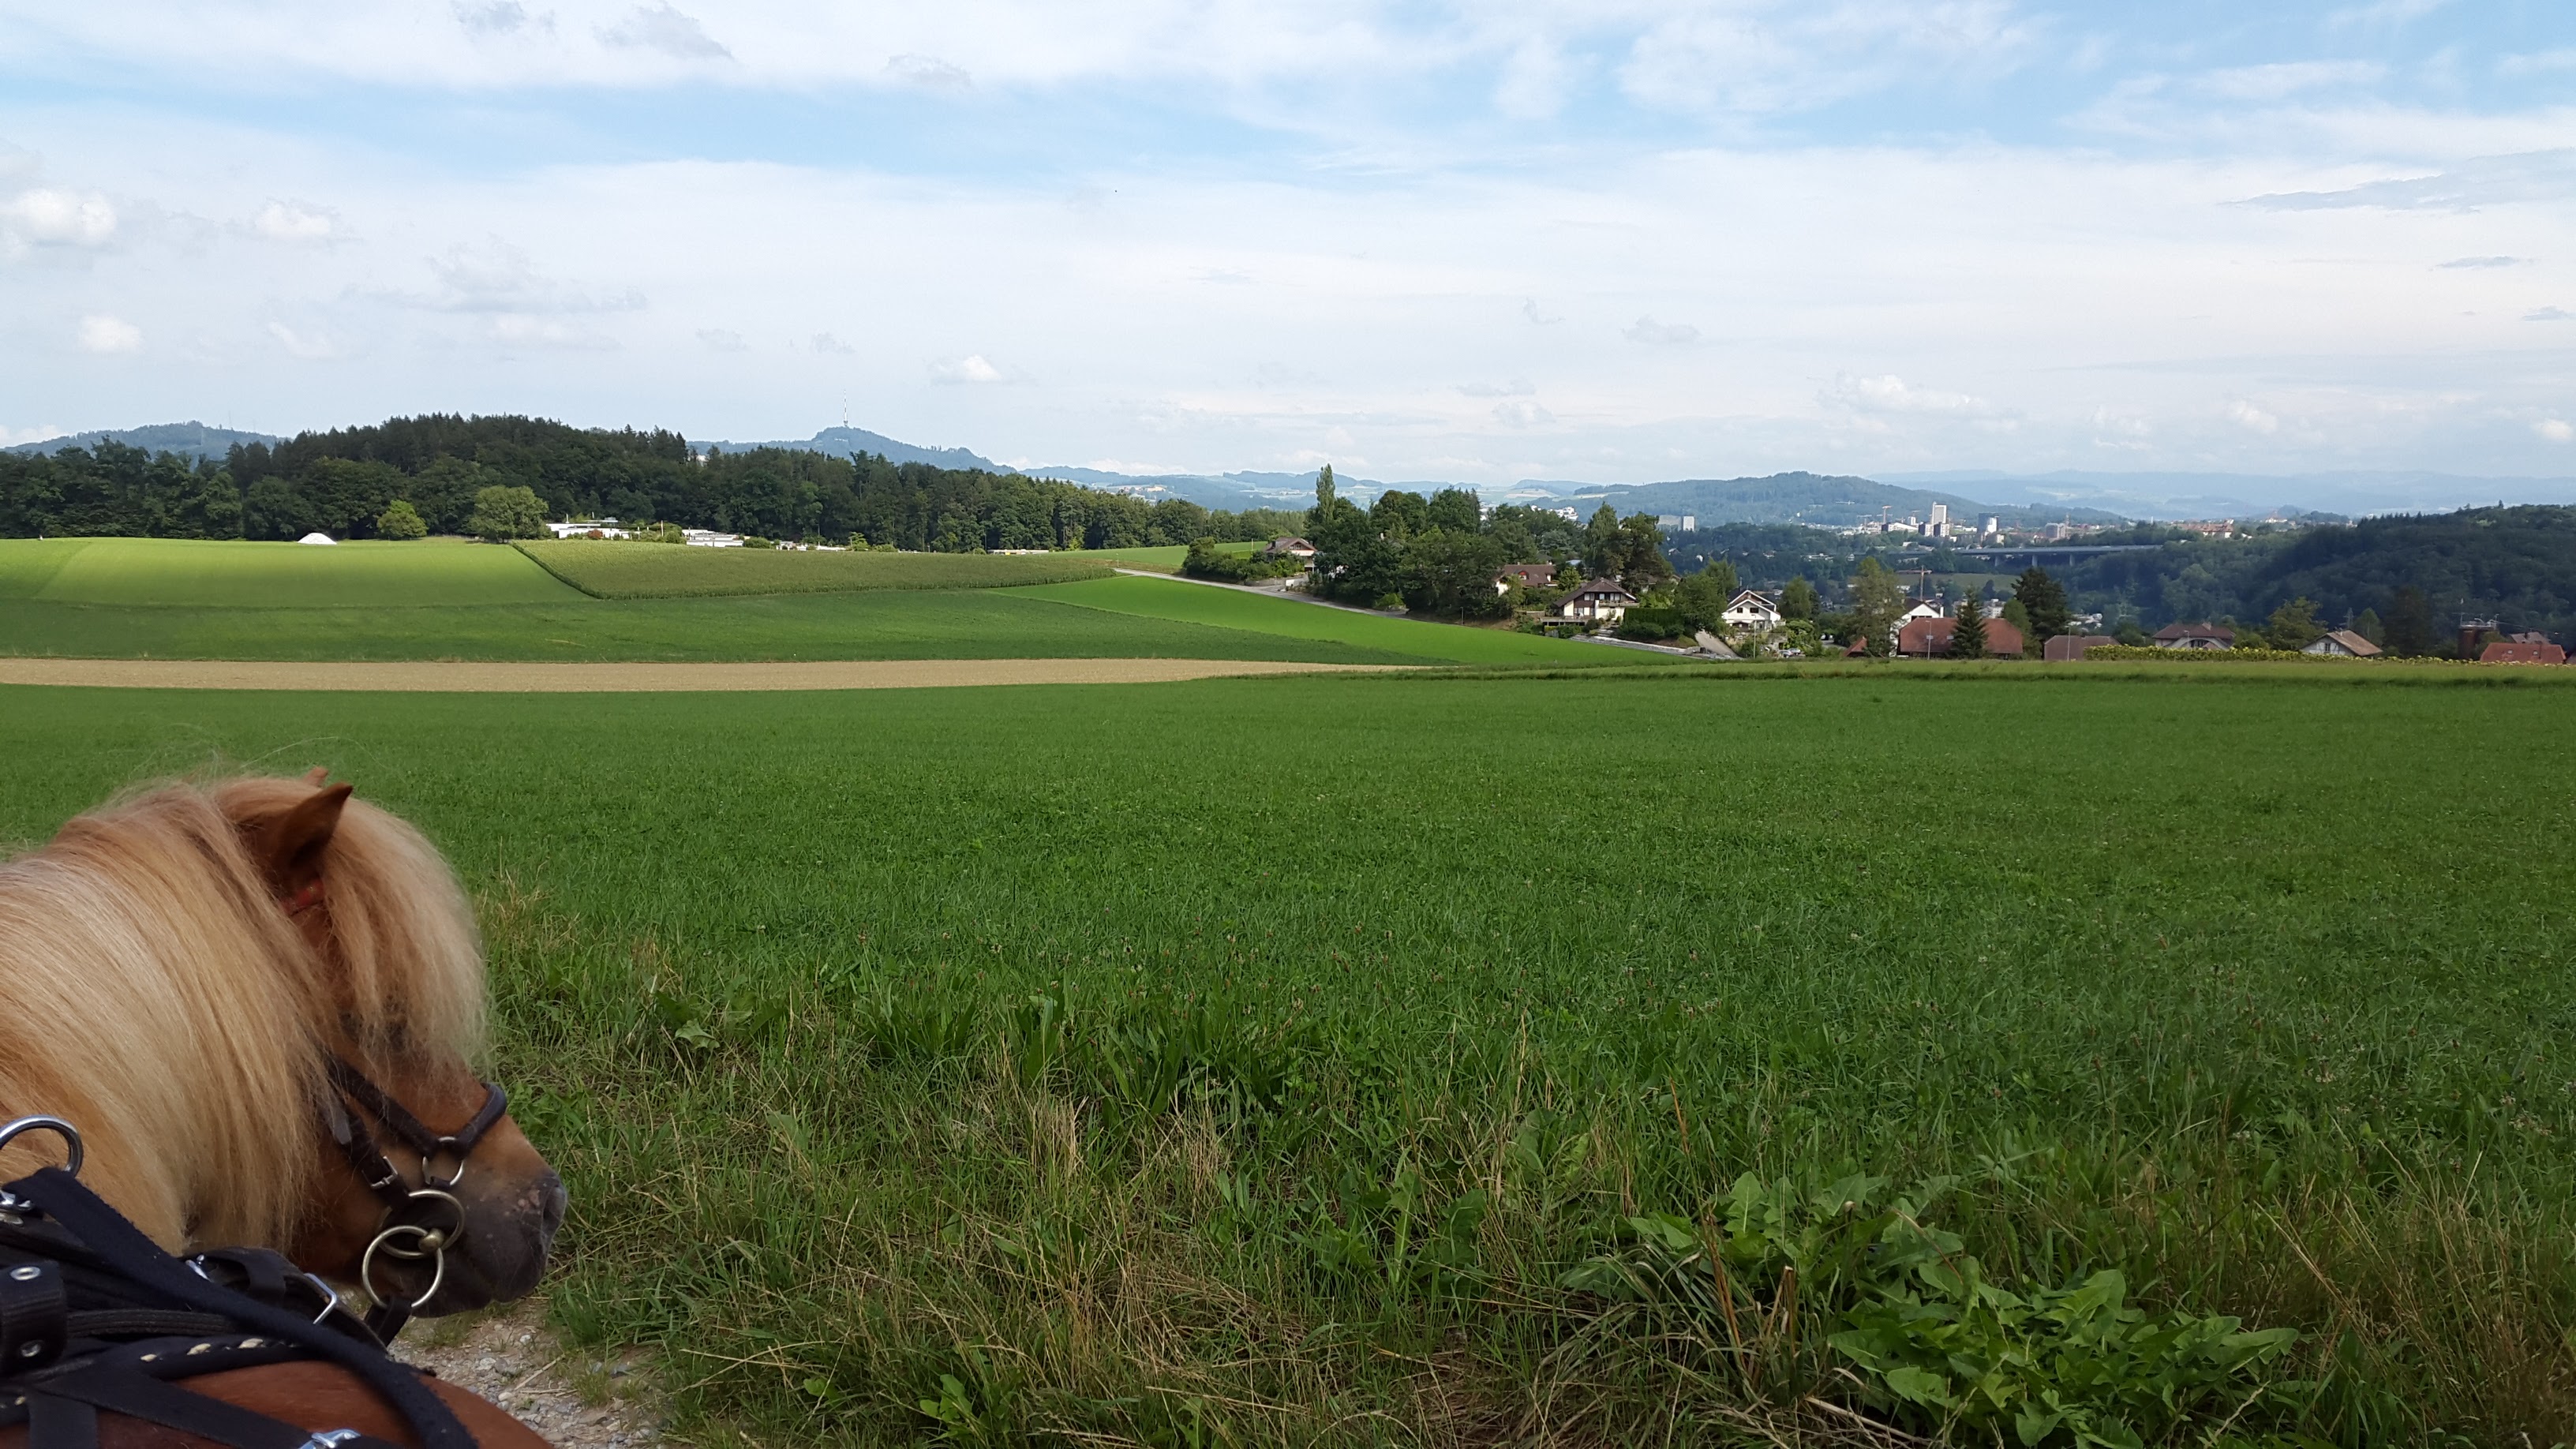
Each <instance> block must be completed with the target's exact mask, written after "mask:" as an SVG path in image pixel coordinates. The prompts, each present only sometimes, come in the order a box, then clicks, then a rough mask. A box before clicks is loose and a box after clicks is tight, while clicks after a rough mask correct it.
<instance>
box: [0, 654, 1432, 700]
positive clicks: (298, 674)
mask: <svg viewBox="0 0 2576 1449" xmlns="http://www.w3.org/2000/svg"><path fill="white" fill-rule="evenodd" d="M1410 667H1412V666H1409V665H1402V664H1290V663H1282V662H1280V661H1277V660H1263V659H864V660H836V661H818V662H813V663H802V664H795V663H790V664H730V663H726V664H543V663H498V662H493V663H475V662H469V661H419V662H412V661H384V662H372V661H368V662H361V661H343V662H331V663H313V664H304V663H294V662H286V661H276V660H219V659H0V684H69V685H86V686H90V687H93V688H105V689H296V690H363V691H368V692H411V693H458V694H625V693H637V692H650V691H663V690H709V691H727V690H765V689H935V688H939V687H942V686H947V685H968V684H1159V683H1164V682H1167V681H1171V680H1177V679H1214V678H1220V677H1223V676H1227V675H1246V674H1314V673H1350V672H1354V671H1362V672H1368V671H1378V670H1387V669H1405V668H1410Z"/></svg>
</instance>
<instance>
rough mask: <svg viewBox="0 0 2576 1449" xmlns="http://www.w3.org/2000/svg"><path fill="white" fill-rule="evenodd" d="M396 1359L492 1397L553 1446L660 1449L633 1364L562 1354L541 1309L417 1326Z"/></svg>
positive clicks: (525, 1307)
mask: <svg viewBox="0 0 2576 1449" xmlns="http://www.w3.org/2000/svg"><path fill="white" fill-rule="evenodd" d="M443 1326H444V1327H445V1329H446V1331H444V1332H442V1331H441V1329H442V1327H443ZM396 1356H397V1357H399V1358H401V1359H402V1360H403V1361H404V1362H406V1363H412V1364H417V1365H419V1366H420V1367H422V1368H425V1369H428V1370H429V1371H430V1372H432V1373H435V1374H437V1375H438V1376H439V1377H440V1378H442V1379H445V1380H447V1381H448V1382H449V1383H451V1384H456V1385H458V1386H460V1387H462V1388H467V1389H471V1390H473V1391H474V1392H475V1393H478V1394H481V1395H482V1396H483V1397H485V1398H487V1399H490V1400H491V1401H492V1402H493V1403H496V1404H498V1405H500V1406H501V1407H502V1408H503V1409H506V1410H508V1411H509V1412H510V1414H511V1415H512V1416H513V1417H516V1418H517V1419H519V1420H520V1421H522V1422H524V1423H525V1424H527V1426H528V1427H529V1428H531V1429H534V1430H536V1431H537V1432H538V1433H540V1434H542V1435H544V1436H545V1437H546V1438H547V1440H548V1441H550V1442H552V1443H553V1444H555V1445H556V1446H557V1449H660V1446H661V1445H662V1444H663V1443H664V1442H665V1441H664V1439H663V1437H662V1426H661V1421H660V1416H659V1414H658V1412H657V1409H656V1406H655V1405H654V1403H653V1402H652V1399H651V1393H650V1388H649V1386H648V1384H647V1382H646V1378H645V1375H644V1374H643V1373H642V1372H641V1371H640V1370H638V1369H637V1368H636V1366H635V1364H634V1362H633V1361H631V1360H630V1359H627V1358H610V1359H599V1358H593V1357H590V1356H587V1355H584V1354H580V1353H574V1352H569V1351H567V1350H566V1349H565V1348H564V1346H563V1345H562V1344H561V1343H558V1342H557V1341H556V1340H555V1337H554V1335H553V1334H551V1333H549V1332H547V1331H546V1327H545V1310H544V1309H543V1308H542V1307H541V1306H537V1305H531V1304H518V1305H515V1306H513V1308H512V1309H511V1310H510V1311H509V1312H507V1313H497V1314H491V1315H482V1316H477V1317H476V1318H475V1319H474V1320H473V1321H472V1322H471V1323H470V1325H468V1326H466V1327H464V1328H463V1329H462V1330H461V1331H459V1330H458V1329H457V1328H455V1327H454V1326H452V1325H442V1324H440V1323H435V1322H430V1323H421V1324H417V1325H415V1326H414V1327H413V1328H412V1329H411V1331H410V1332H409V1333H407V1334H405V1335H404V1337H403V1342H402V1344H401V1346H400V1348H398V1349H397V1350H396Z"/></svg>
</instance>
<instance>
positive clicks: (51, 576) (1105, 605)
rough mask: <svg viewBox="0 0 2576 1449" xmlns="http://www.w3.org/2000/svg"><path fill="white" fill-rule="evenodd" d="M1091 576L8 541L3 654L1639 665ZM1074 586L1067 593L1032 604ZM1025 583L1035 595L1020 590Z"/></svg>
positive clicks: (1598, 652) (902, 560) (555, 550)
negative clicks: (1197, 660)
mask: <svg viewBox="0 0 2576 1449" xmlns="http://www.w3.org/2000/svg"><path fill="white" fill-rule="evenodd" d="M539 558H542V559H544V560H547V564H546V567H542V568H541V567H539V565H538V563H537V562H536V561H535V560H536V559H539ZM566 560H569V562H567V561H566ZM549 569H552V570H554V572H551V573H550V572H549V571H548V570H549ZM558 574H560V575H561V577H560V578H559V577H557V575H558ZM1106 575H1107V571H1106V569H1105V568H1104V567H1103V566H1102V565H1100V564H1098V563H1096V562H1090V561H1088V560H1087V556H1071V555H1051V556H1041V557H989V556H986V555H981V554H879V553H856V554H827V553H790V552H778V551H771V550H762V549H697V548H680V547H673V546H671V545H667V544H620V543H611V542H600V541H587V540H586V541H577V542H563V543H532V544H527V545H524V546H523V547H521V548H496V547H492V546H488V545H472V544H464V543H456V542H449V541H434V542H429V543H392V544H386V543H356V544H342V545H340V546H338V547H336V548H307V547H303V546H300V545H296V544H264V543H239V542H231V543H208V542H195V541H183V540H157V539H70V540H33V539H5V540H0V654H20V655H30V654H32V655H47V656H52V657H57V658H94V659H130V658H175V659H309V660H327V659H370V660H382V659H528V660H564V661H574V660H731V659H771V660H808V659H995V658H1098V659H1115V658H1167V659H1177V658H1187V659H1277V660H1295V661H1307V662H1317V663H1349V664H1453V663H1469V664H1484V665H1492V664H1515V663H1517V664H1524V665H1555V666H1564V667H1579V666H1593V665H1604V664H1632V663H1635V662H1636V661H1637V660H1638V659H1640V658H1641V657H1643V656H1639V655H1637V654H1634V653H1631V652H1628V651H1621V650H1610V649H1603V648H1599V647H1597V646H1592V645H1583V644H1573V643H1568V642H1566V641H1563V640H1555V639H1545V638H1539V637H1536V636H1530V635H1517V634H1510V633H1505V632H1502V631H1498V630H1492V629H1465V628H1458V627H1455V626H1451V625H1443V624H1431V623H1424V622H1420V621H1416V620H1408V619H1390V618H1384V617H1381V616H1377V615H1372V614H1362V613H1355V612H1352V611H1349V610H1342V609H1326V608H1319V607H1317V606H1315V605H1312V604H1304V603H1297V602H1292V601H1289V600H1284V599H1266V598H1258V597H1254V596H1251V595H1248V594H1240V593H1235V592H1232V591H1228V590H1223V589H1211V588H1206V587H1203V586H1200V585H1195V584H1185V583H1179V582H1176V581H1169V580H1162V579H1142V578H1123V577H1117V576H1106ZM1068 579H1070V580H1076V581H1075V582H1046V581H1050V580H1058V581H1060V580H1068ZM566 580H571V581H573V582H577V583H579V584H580V585H581V588H580V589H576V588H574V587H573V586H572V584H571V583H568V582H566ZM1033 581H1034V582H1037V583H1040V584H1042V586H1041V587H1026V586H1025V585H1029V584H1031V583H1032V582H1033ZM584 590H587V591H588V592H584Z"/></svg>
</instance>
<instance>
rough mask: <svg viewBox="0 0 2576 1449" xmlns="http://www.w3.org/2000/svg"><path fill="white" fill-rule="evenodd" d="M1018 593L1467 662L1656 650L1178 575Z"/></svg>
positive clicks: (1598, 657) (1631, 660) (1579, 660)
mask: <svg viewBox="0 0 2576 1449" xmlns="http://www.w3.org/2000/svg"><path fill="white" fill-rule="evenodd" d="M1012 592H1013V593H1014V594H1017V595H1019V596H1021V597H1024V598H1032V599H1052V600H1054V601H1056V602H1058V603H1065V604H1078V605H1080V606H1082V607H1083V608H1086V609H1099V610H1103V611H1105V612H1108V613H1114V614H1131V615H1137V616H1141V617H1144V618H1152V619H1172V620H1178V621H1181V622H1185V623H1191V624H1206V625H1212V626H1215V627H1218V628H1225V629H1244V630H1250V631H1253V632H1257V633H1263V634H1277V635H1284V636H1287V637H1290V638H1297V639H1318V640H1322V639H1331V640H1337V641H1340V642H1343V643H1349V644H1358V645H1362V646H1364V647H1367V648H1372V649H1385V650H1390V651H1393V652H1396V653H1406V654H1418V655H1423V656H1426V657H1434V658H1443V659H1455V660H1458V661H1460V662H1462V663H1469V664H1575V665H1608V664H1635V663H1638V662H1641V661H1649V662H1650V661H1653V660H1655V659H1656V658H1657V656H1654V655H1650V654H1641V653H1637V652H1635V651H1632V650H1622V649H1611V648H1606V647H1604V646H1602V645H1599V644H1578V643H1575V642H1573V641H1571V640H1566V639H1549V638H1546V637H1544V636H1541V635H1537V634H1520V633H1515V632H1513V631H1511V630H1508V629H1471V628H1462V627H1460V626H1458V625H1455V624H1434V623H1429V622H1426V621H1423V620H1419V619H1396V618H1389V617H1387V616H1385V615H1383V614H1368V613H1361V612H1358V611H1356V610H1351V609H1334V608H1326V607H1324V606H1321V605H1318V604H1310V603H1303V602H1300V601H1297V600H1294V599H1270V598H1263V597H1262V596H1260V595H1258V594H1249V593H1244V592H1242V591H1241V590H1237V589H1218V588H1210V587H1208V586H1206V585H1204V584H1189V583H1182V582H1180V581H1179V580H1177V579H1175V580H1170V581H1166V580H1163V579H1139V578H1125V577H1122V578H1114V579H1098V580H1094V581H1091V582H1088V583H1078V584H1048V585H1043V586H1040V587H1037V588H1027V589H1014V590H1012Z"/></svg>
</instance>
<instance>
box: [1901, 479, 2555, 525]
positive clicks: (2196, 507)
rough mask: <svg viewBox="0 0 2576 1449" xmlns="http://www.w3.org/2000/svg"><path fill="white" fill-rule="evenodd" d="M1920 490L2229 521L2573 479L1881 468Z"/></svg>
mask: <svg viewBox="0 0 2576 1449" xmlns="http://www.w3.org/2000/svg"><path fill="white" fill-rule="evenodd" d="M1882 476H1883V477H1884V478H1885V479H1886V480H1887V481H1889V482H1894V483H1904V484H1911V485H1915V486H1919V487H1932V488H1958V489H1975V490H1977V491H1978V492H1979V493H1982V494H1984V495H1985V496H1987V497H1989V498H1992V499H1994V500H1995V501H1996V502H1998V503H2013V504H2020V505H2024V506H2029V507H2036V508H2041V509H2047V508H2053V507H2063V506H2080V507H2088V508H2100V509H2107V510H2110V511H2113V512H2116V513H2122V514H2126V515H2128V516H2129V517H2132V518H2235V517H2243V516H2244V515H2246V514H2248V513H2258V512H2263V511H2267V510H2270V509H2275V508H2296V509H2302V510H2306V511H2309V512H2327V513H2344V514H2352V515H2356V516H2358V515H2365V514H2379V513H2447V512H2449V511H2451V510H2453V509H2456V508H2469V507H2476V506H2481V505H2491V504H2517V503H2576V478H2502V477H2477V476H2473V475H2464V474H2456V473H2434V472H2427V471H2423V470H2397V469H2391V470H2385V471H2366V470H2355V471H2348V472H2334V473H2289V474H2263V473H2185V472H2138V473H2106V472H2099V471H2088V470H2084V469H2075V468H2063V469H2059V470H2057V471H2055V472H2051V473H2005V472H2000V471H1993V470H1980V469H1952V470H1948V471H1944V472H1936V473H1888V474H1884V475H1882Z"/></svg>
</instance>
